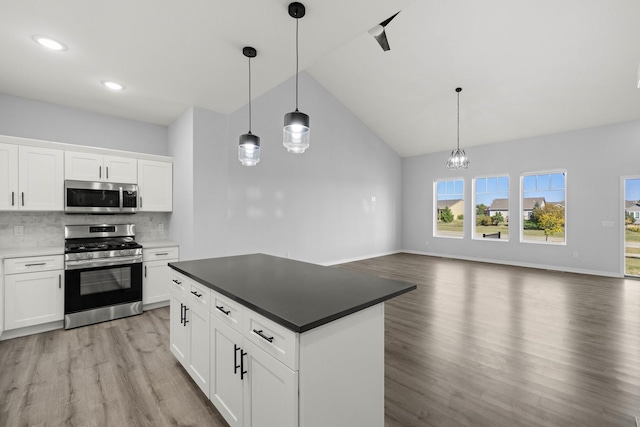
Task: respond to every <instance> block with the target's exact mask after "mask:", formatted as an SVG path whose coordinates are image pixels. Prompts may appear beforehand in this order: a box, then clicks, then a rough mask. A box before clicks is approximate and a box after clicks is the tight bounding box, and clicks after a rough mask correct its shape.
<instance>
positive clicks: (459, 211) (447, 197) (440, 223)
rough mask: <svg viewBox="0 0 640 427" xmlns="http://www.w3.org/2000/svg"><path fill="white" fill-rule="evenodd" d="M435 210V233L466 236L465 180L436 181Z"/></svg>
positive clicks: (442, 235)
mask: <svg viewBox="0 0 640 427" xmlns="http://www.w3.org/2000/svg"><path fill="white" fill-rule="evenodd" d="M434 190H435V191H434V196H435V201H434V205H435V212H434V225H433V235H434V236H436V237H454V238H462V237H463V236H464V180H462V179H450V180H437V181H436V182H434Z"/></svg>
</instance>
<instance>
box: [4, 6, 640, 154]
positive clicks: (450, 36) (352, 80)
mask: <svg viewBox="0 0 640 427" xmlns="http://www.w3.org/2000/svg"><path fill="white" fill-rule="evenodd" d="M303 3H304V4H305V6H306V8H307V14H306V16H305V17H304V18H302V19H301V20H300V22H299V24H300V68H301V69H304V70H306V71H307V72H309V73H310V74H311V75H312V76H313V77H314V78H315V79H316V80H317V81H318V82H319V83H320V84H321V85H323V86H324V87H325V88H326V89H327V90H329V91H330V92H331V93H332V94H333V95H334V96H335V97H336V98H338V99H339V100H340V101H341V102H342V103H343V104H344V105H346V106H347V108H349V109H350V110H351V111H352V112H353V113H354V114H355V115H356V116H358V117H359V118H360V119H361V120H362V121H363V122H364V123H366V124H367V125H368V126H369V127H370V128H371V129H372V130H373V131H374V132H375V133H376V134H378V135H379V136H380V137H381V138H382V139H383V140H384V141H385V142H386V143H388V144H389V145H390V146H391V147H392V148H393V149H394V150H395V151H396V152H397V153H398V154H399V155H401V156H412V155H418V154H424V153H432V152H437V151H442V150H450V149H451V148H453V147H454V146H455V142H456V93H455V88H456V87H458V86H460V87H462V88H463V90H462V92H461V94H460V141H461V145H462V147H463V148H467V147H472V146H475V145H480V144H487V143H493V142H500V141H506V140H511V139H519V138H527V137H532V136H537V135H543V134H549V133H555V132H562V131H567V130H573V129H580V128H587V127H592V126H598V125H603V124H609V123H617V122H623V121H629V120H637V119H640V89H638V79H639V71H638V69H639V67H638V66H639V63H640V2H638V1H637V0H563V1H557V0H538V1H535V2H530V1H529V2H523V1H513V0H485V1H477V0H453V1H452V0H308V1H303ZM288 4H289V1H288V0H183V1H175V0H135V1H132V0H110V1H108V2H89V1H86V0H57V1H50V0H21V1H14V0H0V58H2V59H1V60H0V93H5V94H9V95H15V96H21V97H25V98H30V99H36V100H41V101H45V102H51V103H56V104H60V105H66V106H71V107H76V108H81V109H86V110H90V111H96V112H100V113H105V114H112V115H116V116H120V117H126V118H130V119H135V120H141V121H145V122H150V123H157V124H162V125H168V124H169V123H171V122H172V121H173V120H174V119H175V118H177V117H178V116H179V115H180V114H181V113H182V112H183V111H184V110H185V109H186V108H188V107H189V106H200V107H203V108H207V109H210V110H213V111H217V112H220V113H231V112H233V111H235V110H237V109H238V108H240V107H242V106H243V105H244V104H246V90H247V88H246V83H247V80H246V65H247V63H246V58H245V57H244V56H242V47H243V46H247V45H249V46H253V47H255V48H256V49H257V50H258V57H257V58H255V59H254V60H252V69H253V76H252V77H253V95H254V97H258V96H260V95H261V94H264V93H266V92H268V91H269V90H271V89H273V88H274V87H275V86H277V85H278V84H280V83H282V82H283V81H284V80H286V79H288V78H290V77H292V76H293V75H294V73H295V57H294V53H295V20H294V19H292V18H291V17H290V16H289V15H288V13H287V6H288ZM398 11H401V12H400V14H398V15H397V16H396V17H395V19H394V20H393V21H392V22H391V23H390V24H389V25H388V26H387V27H386V34H387V37H388V40H389V44H390V46H391V50H390V51H387V52H384V51H383V50H382V49H381V48H380V46H379V45H378V43H377V42H376V40H375V39H374V38H373V37H372V36H371V35H369V34H368V30H369V29H371V28H372V27H373V26H374V25H376V24H378V23H379V22H382V21H384V20H385V19H386V18H388V17H390V16H391V15H393V14H394V13H396V12H398ZM38 34H41V35H46V36H49V37H52V38H54V39H57V40H58V41H60V42H62V43H64V44H66V45H67V46H68V49H67V50H65V51H62V52H53V51H47V50H45V49H43V48H42V47H40V46H39V45H37V44H36V43H35V42H34V41H33V39H32V36H33V35H38ZM102 80H115V81H118V82H120V83H122V84H124V85H125V86H126V89H125V90H124V91H121V92H117V93H114V92H111V91H109V90H107V89H105V88H104V87H103V86H102V85H101V84H100V82H101V81H102ZM309 102H312V100H308V99H306V100H305V99H304V98H303V97H301V109H302V110H304V103H309ZM256 113H258V112H254V114H256ZM283 113H284V112H283Z"/></svg>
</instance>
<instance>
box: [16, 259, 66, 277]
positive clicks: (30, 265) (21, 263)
mask: <svg viewBox="0 0 640 427" xmlns="http://www.w3.org/2000/svg"><path fill="white" fill-rule="evenodd" d="M62 269H64V255H51V256H34V257H24V258H9V259H5V260H4V274H16V273H32V272H36V271H49V270H62Z"/></svg>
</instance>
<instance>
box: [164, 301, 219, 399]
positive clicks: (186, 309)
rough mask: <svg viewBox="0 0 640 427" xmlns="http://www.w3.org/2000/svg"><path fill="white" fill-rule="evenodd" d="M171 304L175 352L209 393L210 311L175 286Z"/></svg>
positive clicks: (170, 338) (170, 336) (172, 338)
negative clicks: (207, 311) (180, 292)
mask: <svg viewBox="0 0 640 427" xmlns="http://www.w3.org/2000/svg"><path fill="white" fill-rule="evenodd" d="M169 305H170V316H171V318H170V324H169V341H170V348H171V353H172V354H173V355H174V356H175V357H176V359H178V360H179V361H180V364H182V366H183V367H184V368H185V369H186V370H187V372H188V373H189V374H190V375H191V378H192V379H193V380H194V381H195V383H196V384H198V387H200V389H201V390H202V391H203V392H204V394H205V395H206V396H207V397H209V313H206V312H204V310H203V309H202V308H201V307H198V306H197V305H196V304H194V303H191V302H190V301H188V300H186V299H184V298H183V297H182V296H181V295H178V294H177V292H175V291H173V290H172V292H171V300H170V302H169Z"/></svg>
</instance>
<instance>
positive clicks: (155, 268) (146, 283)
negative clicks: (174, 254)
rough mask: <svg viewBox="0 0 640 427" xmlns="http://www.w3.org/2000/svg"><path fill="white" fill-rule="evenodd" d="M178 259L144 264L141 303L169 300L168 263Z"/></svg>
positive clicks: (169, 269)
mask: <svg viewBox="0 0 640 427" xmlns="http://www.w3.org/2000/svg"><path fill="white" fill-rule="evenodd" d="M176 261H178V259H169V260H166V261H149V262H145V263H144V266H143V268H144V276H143V278H142V303H143V304H145V305H146V304H153V303H156V302H164V301H168V300H169V278H170V277H171V268H169V266H168V265H167V263H169V262H176Z"/></svg>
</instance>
